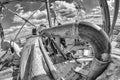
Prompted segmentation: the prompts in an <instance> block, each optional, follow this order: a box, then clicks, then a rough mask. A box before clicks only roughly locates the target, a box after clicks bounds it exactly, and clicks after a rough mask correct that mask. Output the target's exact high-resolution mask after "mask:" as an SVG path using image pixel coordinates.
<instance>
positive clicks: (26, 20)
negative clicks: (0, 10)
mask: <svg viewBox="0 0 120 80" xmlns="http://www.w3.org/2000/svg"><path fill="white" fill-rule="evenodd" d="M44 5H45V4H42V5H41V6H40V7H39V8H38V9H37V10H36V11H34V12H33V14H31V16H30V17H29V18H28V19H25V18H23V17H21V16H20V15H18V14H17V13H15V12H14V11H12V10H10V9H8V8H7V7H5V6H3V7H4V8H5V9H6V10H8V11H10V12H12V13H13V14H15V15H17V16H18V17H20V18H21V19H23V20H24V21H25V23H24V24H23V25H22V27H21V28H20V29H19V31H18V33H17V34H16V36H15V38H14V40H13V41H15V40H16V38H17V36H18V35H19V33H20V32H21V30H22V29H23V27H24V25H25V24H26V23H27V22H28V23H30V24H31V25H32V26H34V27H37V26H35V25H34V24H32V23H31V22H29V21H28V20H29V19H30V18H31V17H32V16H33V15H34V14H35V13H36V12H37V11H38V10H39V9H40V8H42V7H43V6H44Z"/></svg>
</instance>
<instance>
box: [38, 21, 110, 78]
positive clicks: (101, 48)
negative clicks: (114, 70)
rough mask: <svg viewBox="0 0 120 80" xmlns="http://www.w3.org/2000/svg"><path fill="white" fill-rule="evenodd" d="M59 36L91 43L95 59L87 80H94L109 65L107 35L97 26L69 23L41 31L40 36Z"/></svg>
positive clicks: (85, 23)
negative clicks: (78, 38)
mask: <svg viewBox="0 0 120 80" xmlns="http://www.w3.org/2000/svg"><path fill="white" fill-rule="evenodd" d="M50 34H52V35H54V36H59V37H62V38H76V37H79V36H80V37H81V38H83V39H85V40H87V41H88V42H90V43H91V45H92V47H93V49H94V50H93V51H94V56H95V59H94V60H93V63H92V66H91V67H90V72H89V73H88V75H87V80H95V79H96V78H97V77H98V76H100V75H101V74H102V73H103V72H104V71H105V69H106V68H107V67H108V65H109V63H110V62H109V61H110V53H111V45H110V41H109V37H108V36H107V34H106V33H105V32H104V31H103V30H102V29H101V28H100V27H99V26H97V25H95V24H91V23H89V22H80V23H70V24H65V25H61V26H56V27H53V28H49V29H46V30H42V31H41V32H40V35H46V36H50Z"/></svg>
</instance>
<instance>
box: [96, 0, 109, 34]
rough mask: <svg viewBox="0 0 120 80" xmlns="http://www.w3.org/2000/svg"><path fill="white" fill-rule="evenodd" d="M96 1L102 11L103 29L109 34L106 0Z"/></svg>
mask: <svg viewBox="0 0 120 80" xmlns="http://www.w3.org/2000/svg"><path fill="white" fill-rule="evenodd" d="M98 1H99V4H100V7H101V12H102V17H103V29H104V30H105V32H106V33H107V34H108V35H109V33H110V12H109V7H108V4H107V0H98Z"/></svg>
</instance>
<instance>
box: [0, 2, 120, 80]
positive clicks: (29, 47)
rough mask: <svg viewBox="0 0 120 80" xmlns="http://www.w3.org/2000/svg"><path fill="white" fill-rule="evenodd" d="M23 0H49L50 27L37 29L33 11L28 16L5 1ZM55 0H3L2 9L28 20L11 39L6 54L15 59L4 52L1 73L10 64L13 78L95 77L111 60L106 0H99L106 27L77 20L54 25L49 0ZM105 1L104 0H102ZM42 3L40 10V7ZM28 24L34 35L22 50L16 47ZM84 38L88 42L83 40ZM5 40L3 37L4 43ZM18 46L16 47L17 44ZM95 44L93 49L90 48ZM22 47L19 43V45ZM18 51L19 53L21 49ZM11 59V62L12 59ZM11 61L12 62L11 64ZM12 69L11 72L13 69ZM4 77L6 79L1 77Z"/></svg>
mask: <svg viewBox="0 0 120 80" xmlns="http://www.w3.org/2000/svg"><path fill="white" fill-rule="evenodd" d="M15 1H16V2H21V1H24V2H26V1H28V2H29V1H41V2H45V3H46V8H47V14H48V22H49V28H45V29H43V30H37V26H35V25H34V24H32V23H31V22H29V19H30V18H31V17H32V16H33V15H34V14H35V13H36V11H37V10H36V11H34V13H33V14H32V15H31V16H30V17H29V18H28V19H25V18H23V17H21V16H19V15H18V14H17V13H15V12H13V11H12V10H10V9H9V8H7V7H6V4H10V3H12V2H15ZM54 1H55V0H50V1H49V0H1V6H0V7H1V14H2V9H6V10H8V11H10V12H12V13H13V14H15V15H16V16H18V17H20V18H21V19H23V20H24V21H25V23H24V24H23V25H22V26H21V28H20V30H19V31H18V33H17V35H16V36H15V38H14V40H12V41H10V42H9V43H8V44H9V45H10V46H9V48H8V49H7V51H6V53H5V55H8V53H10V54H9V55H12V58H14V60H13V59H6V57H4V55H3V56H2V58H3V60H1V64H2V66H1V72H0V74H1V75H4V74H3V73H5V74H6V73H7V72H6V71H4V70H5V69H6V66H7V67H11V66H12V68H13V69H12V68H10V70H9V71H11V74H12V73H13V72H16V73H15V74H14V75H11V74H10V75H11V76H12V78H13V79H14V80H84V79H85V80H96V79H97V78H98V77H99V76H100V75H101V74H102V73H103V72H104V71H105V70H106V69H107V68H108V66H109V64H110V63H111V42H110V36H111V35H112V33H113V31H112V30H111V27H110V16H109V10H108V6H106V4H107V1H106V0H99V3H100V6H101V8H102V10H103V17H104V18H103V27H104V28H103V29H104V30H103V29H102V28H101V27H99V26H98V25H96V24H93V23H90V22H85V21H80V22H79V21H78V22H75V23H68V24H64V25H58V26H54V27H52V20H51V13H50V7H49V3H51V2H54ZM66 1H67V0H66ZM102 1H103V2H102ZM117 1H118V2H119V0H116V1H115V3H116V6H115V7H117V8H115V12H114V14H115V15H114V20H113V21H114V22H113V25H112V29H113V27H114V26H115V23H116V19H117V13H118V6H119V4H117ZM41 7H42V6H40V7H39V8H38V10H39V9H40V8H41ZM26 23H29V24H31V25H32V26H33V29H32V35H30V36H29V37H28V38H27V39H26V42H25V44H24V46H23V48H22V49H21V51H19V50H18V49H17V50H16V46H17V44H16V43H15V40H16V39H17V37H18V35H19V33H20V32H21V30H22V29H23V27H24V25H25V24H26ZM83 40H85V41H83ZM4 42H5V40H4V38H3V37H2V38H1V45H5V44H3V43H4ZM15 45H16V46H15ZM91 47H92V48H91ZM18 48H19V46H18ZM18 51H19V52H18ZM15 55H17V57H19V58H20V59H19V60H20V61H18V63H19V64H15V63H13V62H14V61H15V57H13V56H15ZM10 60H12V61H10ZM10 63H11V64H10ZM11 69H12V70H13V71H12V70H11ZM0 80H5V78H3V79H0Z"/></svg>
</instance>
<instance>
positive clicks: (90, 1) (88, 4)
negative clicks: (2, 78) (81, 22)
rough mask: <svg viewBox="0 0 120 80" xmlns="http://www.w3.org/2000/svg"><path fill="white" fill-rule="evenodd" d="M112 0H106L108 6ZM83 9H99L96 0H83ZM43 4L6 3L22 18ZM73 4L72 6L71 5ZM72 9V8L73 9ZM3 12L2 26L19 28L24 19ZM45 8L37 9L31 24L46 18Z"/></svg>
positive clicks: (67, 3)
mask: <svg viewBox="0 0 120 80" xmlns="http://www.w3.org/2000/svg"><path fill="white" fill-rule="evenodd" d="M112 1H113V0H110V1H109V0H108V3H109V6H111V4H112ZM63 3H64V5H67V8H68V9H69V8H71V9H72V8H73V9H74V6H73V4H71V3H69V2H64V1H63ZM83 3H84V6H85V9H86V13H88V14H89V13H90V12H91V11H93V10H96V11H99V10H100V9H99V8H98V6H99V4H98V1H97V0H83ZM41 5H43V3H41V2H26V3H25V2H21V3H11V4H8V5H6V6H7V7H8V8H9V9H11V10H13V11H14V12H17V13H18V14H19V15H20V16H22V17H24V18H28V17H29V16H30V15H31V14H32V13H33V12H34V11H35V10H37V9H38V8H39V6H41ZM71 6H73V7H71ZM73 9H72V10H73ZM3 14H4V18H3V21H2V25H3V27H4V29H8V28H11V27H16V28H19V27H20V26H21V25H22V24H23V23H24V21H23V20H21V19H20V18H19V17H17V16H15V15H14V14H13V13H11V12H9V11H7V10H4V12H3ZM46 14H47V13H46V10H45V5H44V6H43V7H42V8H41V9H40V10H38V11H37V12H36V13H35V15H34V16H33V17H32V18H31V19H30V22H32V23H33V24H35V25H37V24H38V23H40V22H41V21H44V19H45V18H46Z"/></svg>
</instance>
